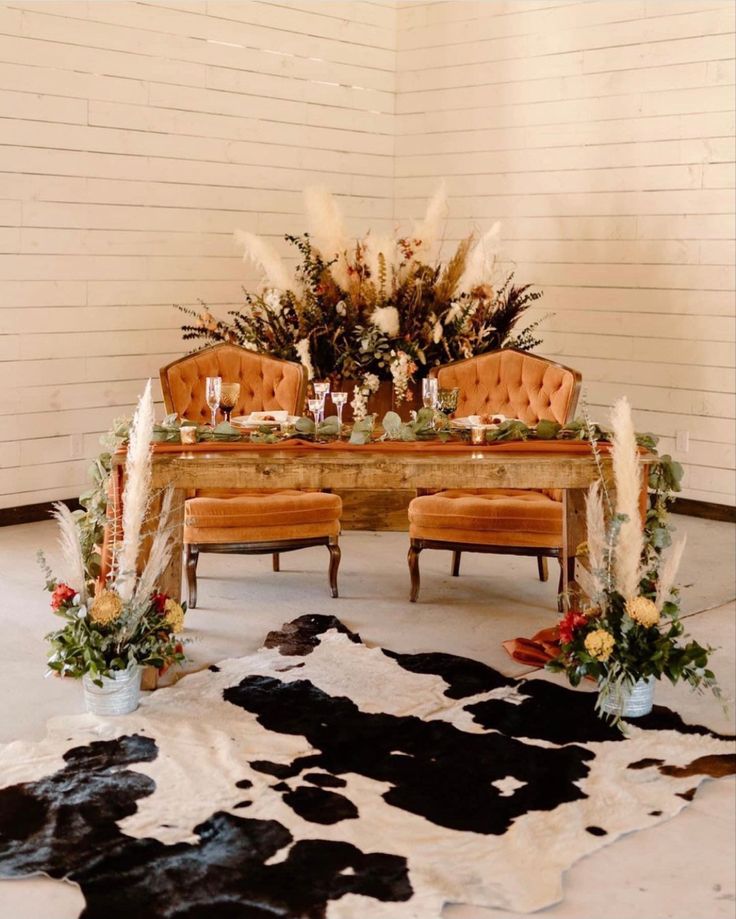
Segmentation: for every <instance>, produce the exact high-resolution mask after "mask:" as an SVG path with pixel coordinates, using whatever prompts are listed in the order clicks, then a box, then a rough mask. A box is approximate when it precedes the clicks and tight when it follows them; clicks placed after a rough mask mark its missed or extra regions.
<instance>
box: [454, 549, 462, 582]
mask: <svg viewBox="0 0 736 919" xmlns="http://www.w3.org/2000/svg"><path fill="white" fill-rule="evenodd" d="M461 556H462V552H458V551H457V550H455V551H453V553H452V576H453V577H454V578H456V577H459V575H460V557H461Z"/></svg>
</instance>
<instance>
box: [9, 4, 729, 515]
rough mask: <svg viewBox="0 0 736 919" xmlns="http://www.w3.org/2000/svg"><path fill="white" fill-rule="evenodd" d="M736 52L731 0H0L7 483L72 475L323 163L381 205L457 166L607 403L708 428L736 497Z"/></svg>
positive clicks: (220, 303)
mask: <svg viewBox="0 0 736 919" xmlns="http://www.w3.org/2000/svg"><path fill="white" fill-rule="evenodd" d="M397 43H398V51H397ZM733 58H734V15H733V7H732V5H731V4H730V3H723V2H720V0H712V2H711V0H666V2H665V0H606V2H597V0H589V2H582V0H577V2H567V3H562V2H559V0H477V2H470V0H454V2H432V3H424V2H421V0H416V2H411V3H399V4H398V8H397V6H396V5H395V4H394V3H393V0H385V2H368V0H365V2H363V0H329V2H328V0H281V2H257V0H252V2H251V0H237V2H227V0H225V2H218V0H210V2H204V0H203V2H187V0H170V2H167V0H160V2H140V3H136V2H116V0H113V2H104V0H90V2H69V3H64V2H35V3H33V2H25V3H24V2H5V3H2V4H0V413H1V414H2V415H3V416H4V417H3V419H2V420H3V422H4V423H3V425H2V429H1V430H0V507H3V506H12V505H17V504H26V503H32V502H35V501H45V500H49V499H52V498H57V497H69V496H73V495H75V494H78V492H79V489H80V487H81V486H82V485H83V482H84V478H85V469H86V466H87V460H86V459H85V457H89V456H92V455H93V454H94V453H95V452H96V449H97V438H98V435H99V433H100V432H101V431H103V430H104V429H106V428H107V427H108V425H109V422H110V420H111V419H112V418H113V417H115V416H116V415H119V414H123V413H124V412H127V411H128V410H129V409H130V407H131V404H132V403H133V401H134V399H135V397H136V394H137V393H138V391H139V390H140V387H141V381H142V380H143V379H144V378H145V377H147V376H148V375H154V376H155V375H156V373H157V370H158V367H159V366H160V365H161V364H163V363H165V362H166V361H167V360H169V359H171V358H173V357H174V356H177V355H178V354H180V353H181V352H182V350H183V346H182V343H181V339H180V335H179V332H178V326H179V323H180V318H179V316H178V315H177V313H176V312H175V311H174V310H172V308H171V304H172V303H174V302H181V303H190V304H192V303H196V300H197V298H200V297H201V298H202V299H204V300H205V301H207V302H208V303H210V304H212V305H213V306H215V307H217V308H219V309H220V310H223V309H226V308H227V307H228V306H230V305H233V304H237V302H238V300H239V291H240V286H241V284H243V283H248V282H249V281H252V280H253V277H252V275H251V274H249V273H248V271H247V269H246V268H245V266H243V265H242V263H241V262H240V260H239V258H238V257H237V253H236V251H235V249H234V247H233V244H232V241H231V234H232V230H233V229H234V228H235V227H242V228H246V229H251V230H255V231H257V232H260V233H264V234H266V235H268V236H271V237H273V238H274V239H275V240H278V239H279V237H280V235H281V234H282V233H284V232H286V231H294V229H295V228H297V229H298V228H300V227H302V226H303V218H302V213H301V200H300V191H301V189H302V188H303V187H304V186H305V185H307V184H310V183H314V182H320V183H323V184H326V185H329V186H330V187H331V188H332V189H333V190H334V191H336V192H337V193H338V195H339V196H340V200H341V203H342V205H343V209H344V210H345V212H346V213H347V215H348V218H349V222H350V226H351V229H352V230H354V231H355V232H356V233H357V232H362V231H363V230H364V229H365V227H366V225H373V226H376V227H377V228H381V226H382V225H383V226H384V227H387V226H388V225H389V224H390V223H391V222H392V219H393V218H397V219H399V220H402V221H403V220H404V219H407V218H409V217H414V216H416V215H417V214H419V213H421V211H422V209H423V207H424V198H425V196H426V195H427V194H429V193H431V191H432V190H433V189H434V187H435V185H436V181H437V179H438V178H439V177H441V176H444V177H446V178H447V180H448V187H449V192H450V195H451V219H450V220H449V222H448V225H447V238H448V244H449V242H450V241H451V240H453V239H457V238H458V237H459V236H460V235H462V234H464V233H465V232H466V231H467V229H468V228H469V227H472V226H475V227H477V228H478V229H481V230H482V229H485V228H487V227H488V226H490V224H491V222H492V221H493V220H495V219H497V218H499V219H501V220H502V222H503V227H504V230H503V232H504V237H505V240H506V250H507V252H508V254H509V255H510V256H511V257H513V258H514V260H515V261H516V262H517V271H518V277H519V279H520V280H522V279H523V280H527V279H528V280H534V281H536V282H538V283H539V284H540V285H541V286H542V287H543V288H544V290H545V300H544V301H543V302H544V304H545V305H544V310H545V311H553V312H554V314H555V315H554V317H553V318H552V319H550V320H548V322H547V323H546V327H545V332H544V339H545V344H544V349H543V350H545V351H547V352H548V353H551V354H558V355H559V356H560V358H561V359H562V360H563V361H566V362H568V363H571V364H574V365H575V366H577V367H579V368H580V369H581V370H582V371H583V373H584V375H585V379H586V381H587V395H588V400H589V402H590V404H591V406H592V411H593V413H594V414H598V413H600V412H602V406H604V405H607V404H608V403H610V401H611V400H612V399H613V398H615V397H616V396H617V395H618V394H619V393H621V392H627V393H628V394H629V396H630V398H631V399H632V401H633V403H634V405H635V406H636V408H637V421H638V424H639V426H640V427H642V428H648V429H653V430H655V431H656V432H657V433H659V434H661V435H663V437H664V440H663V446H664V447H665V448H666V449H670V450H674V440H673V438H674V434H675V432H677V431H688V432H689V433H690V438H691V445H690V450H689V452H688V453H687V454H681V455H680V458H681V459H683V460H685V461H686V463H687V495H688V496H690V497H693V498H699V499H702V500H708V501H716V502H724V503H733V502H734V496H733V479H734V474H733V469H734V460H735V457H734V452H735V451H734V446H733V417H734V397H733V391H734V371H733V366H734V356H733V355H734V351H733V338H734V335H733V330H734V325H733V255H734V241H733V240H734V191H733V174H734V89H733V81H734V76H733V73H734V59H733ZM102 330H105V331H102Z"/></svg>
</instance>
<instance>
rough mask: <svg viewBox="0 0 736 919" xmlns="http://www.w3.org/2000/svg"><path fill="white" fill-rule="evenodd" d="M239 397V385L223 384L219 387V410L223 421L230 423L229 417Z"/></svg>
mask: <svg viewBox="0 0 736 919" xmlns="http://www.w3.org/2000/svg"><path fill="white" fill-rule="evenodd" d="M239 396H240V383H223V384H222V385H221V387H220V410H221V412H222V414H223V415H224V416H225V421H227V422H228V423H229V422H230V415H231V414H232V411H233V409H234V408H235V406H236V405H237V404H238V397H239Z"/></svg>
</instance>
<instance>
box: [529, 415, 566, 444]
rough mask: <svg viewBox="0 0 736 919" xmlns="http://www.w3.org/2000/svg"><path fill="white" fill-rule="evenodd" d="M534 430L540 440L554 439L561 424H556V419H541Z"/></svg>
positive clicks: (560, 428)
mask: <svg viewBox="0 0 736 919" xmlns="http://www.w3.org/2000/svg"><path fill="white" fill-rule="evenodd" d="M535 430H536V434H537V437H538V438H539V439H540V440H554V439H555V437H557V435H558V434H559V432H560V431H561V430H562V425H561V424H558V423H557V422H556V421H548V420H547V419H543V420H542V421H539V422H538V423H537V426H536V428H535Z"/></svg>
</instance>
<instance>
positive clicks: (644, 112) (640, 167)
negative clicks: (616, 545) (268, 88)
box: [395, 0, 736, 504]
mask: <svg viewBox="0 0 736 919" xmlns="http://www.w3.org/2000/svg"><path fill="white" fill-rule="evenodd" d="M735 9H736V6H735V5H734V4H733V3H732V2H720V0H712V2H711V0H605V2H596V0H590V2H584V0H577V2H566V3H565V2H560V0H476V2H470V0H456V2H449V3H447V2H445V3H442V2H440V3H437V2H434V3H423V2H411V3H400V4H399V14H398V15H399V43H398V59H397V63H398V79H397V108H396V111H397V116H396V122H397V123H396V130H397V138H396V186H395V190H396V215H397V217H400V218H401V217H406V216H409V215H411V214H414V213H415V212H416V211H417V209H418V208H419V207H420V202H421V199H422V198H423V197H424V196H425V195H426V194H427V193H428V192H429V191H430V190H431V189H432V188H433V187H434V185H435V184H436V181H437V178H438V177H439V176H445V177H446V178H447V182H448V191H449V194H450V198H451V215H450V216H451V219H450V220H449V222H448V226H447V231H446V235H447V239H448V244H449V242H450V241H452V240H455V239H457V238H458V237H459V236H460V235H462V234H464V233H465V232H466V231H467V229H468V227H469V226H474V227H476V228H477V229H478V230H481V231H482V230H484V229H487V228H489V227H490V225H491V223H492V222H493V221H494V220H495V219H500V220H501V221H502V224H503V237H504V240H505V251H506V253H507V254H508V256H510V257H511V258H512V259H513V260H514V261H515V262H516V270H517V278H518V280H520V281H521V280H523V281H530V280H531V281H534V282H536V283H538V284H539V285H540V287H542V288H543V289H544V292H545V297H544V300H543V301H540V303H543V304H544V306H543V308H542V310H541V311H540V312H541V313H544V312H553V313H554V316H553V317H552V318H550V319H549V320H547V321H546V322H545V325H544V332H543V338H544V345H543V346H542V347H541V348H540V349H539V350H540V351H541V352H542V353H546V354H548V355H558V356H559V358H560V360H562V362H563V363H568V364H571V365H573V366H575V367H578V368H579V369H580V370H581V371H582V372H583V375H584V379H585V391H586V395H587V400H588V402H589V404H590V410H591V413H592V415H593V416H594V417H596V418H598V417H600V418H601V420H605V409H604V406H608V405H610V403H611V402H612V401H613V400H614V399H615V398H616V397H617V396H618V395H620V394H622V393H626V394H628V396H629V398H630V400H631V402H632V404H633V405H634V407H635V409H636V421H637V425H638V427H639V428H641V429H646V430H652V431H654V432H656V433H657V434H659V435H661V436H662V438H663V440H662V443H661V446H662V448H664V449H665V450H669V451H670V452H673V453H675V455H677V457H678V458H679V459H681V460H682V461H683V462H684V463H685V464H686V491H685V495H686V496H688V497H690V498H694V499H700V500H704V501H712V502H718V503H726V504H733V503H734V465H735V459H736V457H735V456H734V452H735V451H734V415H735V412H734V395H733V394H734V384H735V382H736V375H735V374H734V107H735V106H734V49H735V45H734V10H735ZM678 431H683V432H689V438H690V449H689V451H688V452H687V453H684V452H682V451H677V450H676V447H675V435H676V432H678Z"/></svg>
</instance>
